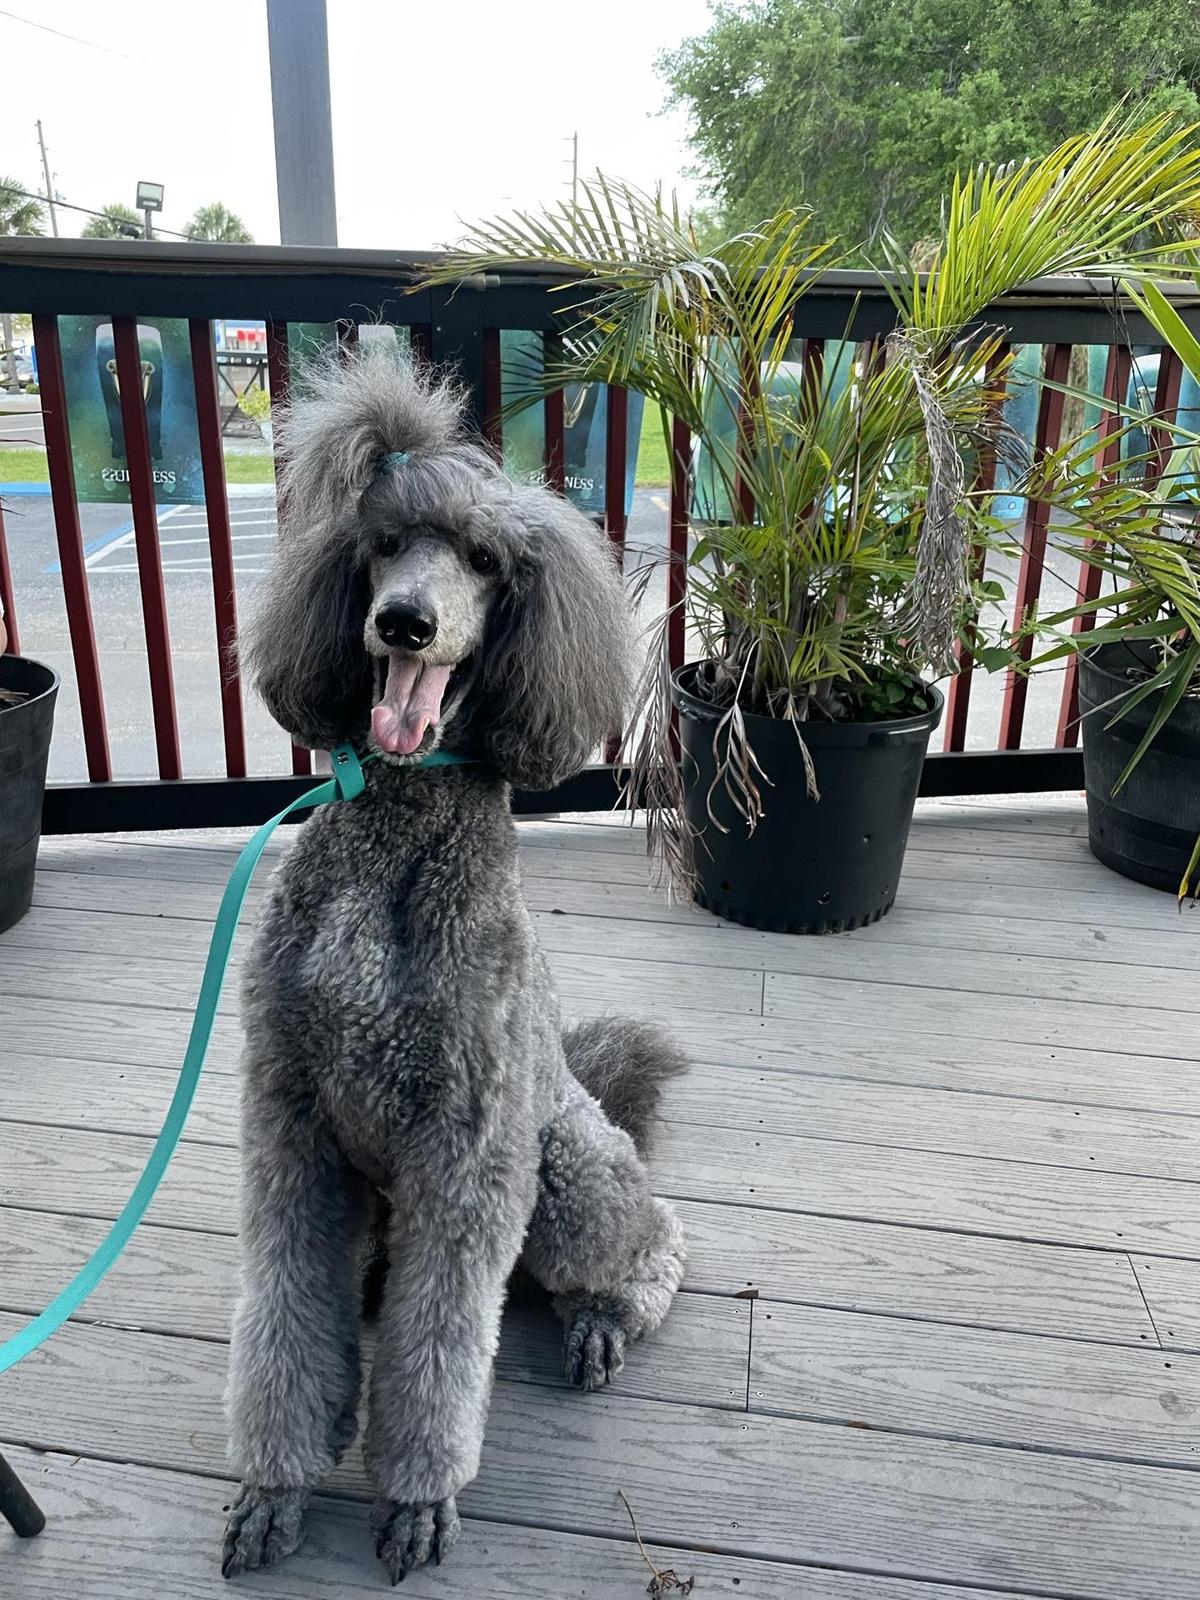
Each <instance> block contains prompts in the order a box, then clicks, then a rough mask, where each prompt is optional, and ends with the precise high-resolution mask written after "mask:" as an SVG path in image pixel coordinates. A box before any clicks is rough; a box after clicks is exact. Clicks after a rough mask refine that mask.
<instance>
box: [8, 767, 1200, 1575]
mask: <svg viewBox="0 0 1200 1600" xmlns="http://www.w3.org/2000/svg"><path fill="white" fill-rule="evenodd" d="M1083 832H1084V821H1083V811H1082V803H1081V802H1079V801H1077V800H1074V799H1065V798H1064V799H1059V800H1050V801H1047V802H1044V803H1042V802H1038V803H1033V804H1031V803H1029V802H993V803H991V804H988V803H984V802H979V803H974V804H964V805H959V806H957V807H955V806H951V805H948V804H942V805H929V806H926V807H923V808H922V809H921V811H920V815H919V818H918V821H917V824H916V826H915V828H914V835H913V839H912V845H911V848H910V852H909V859H908V865H907V868H906V871H905V876H904V882H903V887H902V891H901V896H900V901H899V904H898V905H897V908H896V910H895V911H894V913H893V914H892V916H891V917H889V918H887V919H885V921H884V922H883V923H881V924H880V925H879V926H877V927H875V928H872V929H867V930H864V931H861V932H858V933H854V934H852V935H849V936H847V937H841V938H828V939H820V940H818V939H804V938H787V937H777V936H771V935H764V934H756V933H753V932H748V931H746V930H744V929H739V928H734V927H731V926H727V925H723V924H720V923H718V922H716V921H715V920H714V919H712V918H710V917H707V916H704V915H701V914H699V913H696V912H693V911H690V910H687V909H680V908H675V909H671V908H668V907H666V906H665V905H664V904H663V903H662V902H661V901H659V900H656V899H655V898H653V897H652V896H651V895H649V894H648V893H647V892H646V890H645V888H644V887H643V885H644V881H645V867H644V862H643V861H642V859H641V858H640V856H639V854H638V852H639V849H640V841H639V839H638V838H637V837H636V836H631V835H630V834H629V833H628V832H627V831H624V830H622V829H621V828H619V827H617V826H615V825H613V824H612V823H611V822H598V823H592V824H586V825H583V824H573V823H570V822H565V821H564V822H559V823H536V824H526V825H523V835H524V840H525V847H526V848H525V861H526V869H527V885H526V886H527V893H528V899H529V902H530V905H531V907H532V908H533V911H534V914H535V919H536V921H537V923H538V927H539V931H540V934H541V936H542V939H543V941H544V943H545V945H546V947H547V949H548V951H549V952H550V955H551V959H552V961H553V964H554V966H555V968H556V970H557V973H558V976H559V979H560V983H561V987H562V991H563V994H564V997H565V1000H566V1003H567V1006H568V1008H569V1009H570V1010H571V1011H573V1012H574V1013H576V1014H587V1013H591V1012H595V1011H598V1010H612V1009H621V1010H626V1011H631V1012H636V1013H640V1014H644V1015H647V1016H654V1017H659V1018H662V1019H664V1020H666V1021H667V1022H669V1023H670V1024H671V1025H672V1026H673V1027H674V1028H675V1030H676V1031H677V1033H678V1034H679V1035H680V1037H681V1038H682V1039H683V1040H684V1042H685V1043H686V1045H687V1047H688V1049H689V1051H690V1052H691V1054H692V1056H693V1058H694V1060H695V1063H696V1064H695V1066H694V1068H693V1070H692V1071H691V1073H690V1075H689V1076H688V1077H687V1078H686V1079H684V1080H683V1081H681V1082H680V1083H678V1084H677V1085H676V1086H674V1087H673V1089H672V1092H671V1095H670V1102H669V1107H668V1120H667V1126H666V1127H665V1129H664V1131H663V1133H662V1136H661V1138H660V1140H659V1144H658V1149H657V1153H656V1156H655V1160H654V1174H655V1180H656V1185H657V1187H658V1189H659V1190H660V1192H661V1193H663V1194H665V1195H670V1196H672V1197H674V1198H675V1199H676V1200H677V1202H678V1205H679V1209H680V1211H681V1213H682V1215H683V1217H684V1220H685V1225H686V1228H687V1233H688V1237H689V1242H690V1264H689V1268H688V1275H687V1282H686V1287H685V1291H684V1292H683V1293H682V1294H681V1295H680V1296H679V1299H678V1302H677V1304H676V1307H675V1309H674V1310H673V1312H672V1315H671V1316H670V1317H669V1319H668V1321H667V1323H666V1325H665V1327H664V1328H663V1330H662V1331H661V1333H660V1335H659V1336H658V1337H657V1338H655V1339H654V1340H653V1341H650V1342H648V1343H647V1344H645V1345H644V1346H642V1347H640V1348H639V1349H637V1350H636V1351H635V1352H634V1353H633V1354H632V1356H631V1358H630V1360H629V1362H628V1365H627V1367H626V1370H625V1373H624V1374H623V1376H622V1378H621V1379H620V1381H619V1384H618V1386H617V1387H616V1388H615V1389H614V1390H612V1391H610V1392H609V1393H607V1394H604V1395H600V1396H588V1397H580V1396H577V1395H575V1394H573V1393H569V1392H567V1391H566V1390H564V1389H563V1387H562V1385H561V1381H560V1376H559V1353H558V1334H557V1328H556V1325H555V1323H554V1322H553V1319H552V1317H551V1315H550V1313H549V1311H548V1309H546V1308H545V1307H544V1306H542V1305H539V1304H523V1305H520V1306H514V1307H513V1308H511V1310H510V1312H509V1314H508V1317H507V1321H506V1327H505V1334H504V1340H503V1347H502V1351H501V1357H500V1363H499V1382H498V1384H497V1387H496V1395H495V1401H494V1404H493V1408H492V1414H491V1421H490V1425H489V1430H488V1439H487V1446H486V1449H485V1455H484V1466H483V1470H482V1473H481V1475H480V1477H479V1479H478V1481H477V1482H476V1483H475V1484H473V1485H472V1486H471V1488H470V1489H469V1490H468V1491H467V1493H466V1495H465V1496H464V1498H463V1502H462V1505H463V1510H464V1512H465V1514H466V1516H467V1519H468V1520H467V1525H466V1530H465V1537H464V1538H463V1540H462V1542H461V1544H460V1546H459V1548H458V1549H457V1550H456V1551H455V1553H454V1555H453V1558H452V1561H451V1562H449V1563H448V1564H447V1565H446V1566H445V1567H444V1568H443V1569H441V1570H440V1571H435V1572H422V1573H419V1574H416V1575H414V1576H412V1577H411V1578H410V1579H409V1581H408V1583H407V1584H406V1587H405V1590H404V1593H405V1596H406V1600H407V1597H409V1596H417V1597H419V1596H443V1597H449V1596H455V1597H463V1596H468V1595H469V1596H475V1595H478V1596H485V1597H488V1600H564V1597H585V1596H586V1597H589V1600H635V1597H636V1596H638V1595H639V1594H642V1593H644V1592H645V1588H646V1584H647V1581H648V1579H649V1577H650V1573H649V1571H648V1569H647V1567H646V1565H645V1563H644V1562H643V1560H642V1558H641V1557H640V1556H639V1554H638V1551H637V1548H636V1546H635V1545H634V1543H633V1542H632V1536H631V1528H630V1524H629V1520H628V1517H627V1515H626V1511H625V1508H624V1506H623V1505H622V1502H621V1499H620V1497H619V1495H618V1490H622V1491H624V1493H625V1495H626V1496H627V1497H628V1499H629V1502H630V1504H631V1505H632V1506H633V1508H634V1510H635V1511H636V1513H637V1516H638V1520H639V1522H640V1526H641V1529H642V1533H643V1535H644V1537H645V1539H646V1541H647V1544H648V1546H649V1547H650V1550H651V1554H652V1556H653V1559H654V1560H655V1562H656V1563H657V1564H658V1566H659V1567H672V1568H674V1569H675V1571H676V1572H677V1573H678V1574H679V1576H680V1577H681V1578H686V1577H688V1576H691V1575H693V1574H694V1576H695V1579H696V1584H695V1595H696V1597H697V1600H708V1597H710V1596H712V1597H716V1596H723V1597H729V1600H732V1597H737V1596H740V1597H746V1600H751V1597H753V1600H793V1597H799V1600H984V1596H985V1595H995V1594H1002V1595H1011V1596H1014V1597H1017V1596H1021V1597H1033V1596H1040V1597H1048V1596H1053V1597H1065V1596H1070V1597H1086V1600H1195V1597H1197V1596H1200V1473H1198V1472H1197V1468H1198V1467H1200V1187H1198V1184H1200V1083H1198V1081H1197V1067H1196V1062H1195V1059H1194V1058H1195V1055H1196V1020H1197V1015H1198V1014H1200V979H1198V977H1197V962H1198V958H1200V913H1196V914H1191V915H1187V916H1184V917H1179V916H1177V915H1176V913H1175V911H1174V909H1173V907H1172V904H1171V902H1170V899H1169V897H1167V896H1163V895H1160V894H1156V893H1154V892H1152V891H1150V890H1142V889H1139V888H1137V887H1135V886H1133V885H1130V884H1128V883H1125V882H1124V881H1123V880H1121V879H1120V878H1118V877H1116V876H1114V875H1112V874H1111V873H1109V872H1108V871H1106V870H1105V869H1104V868H1103V867H1101V866H1099V865H1098V864H1097V863H1096V862H1094V861H1093V860H1092V859H1091V857H1090V856H1089V855H1088V853H1087V850H1086V846H1085V844H1084V839H1083ZM282 848H286V846H283V847H282ZM231 859H232V841H231V840H230V839H228V838H226V837H224V836H214V835H211V834H209V835H204V834H198V835H190V836H186V837H179V836H169V837H167V836H160V837H158V838H154V839H151V840H142V841H137V840H131V839H124V840H114V839H98V840H89V839H71V840H48V841H46V842H45V844H44V847H43V857H42V868H43V870H42V871H41V873H40V878H39V887H38V894H37V902H36V906H35V908H34V910H33V912H32V913H31V914H30V916H29V917H28V918H27V919H26V920H25V921H24V922H23V923H21V925H20V926H19V927H18V928H16V929H14V930H13V931H12V932H11V933H9V934H8V935H7V936H5V937H4V938H3V939H2V940H0V1041H2V1047H0V1207H2V1208H3V1209H2V1210H0V1335H2V1334H6V1333H8V1332H10V1331H12V1330H13V1329H15V1328H16V1327H18V1326H19V1325H20V1323H21V1321H22V1320H23V1319H24V1317H25V1316H26V1315H27V1314H28V1313H30V1312H34V1311H36V1310H39V1309H40V1308H41V1307H42V1305H43V1304H44V1303H45V1302H46V1300H47V1299H48V1297H49V1296H50V1295H51V1294H52V1293H53V1292H54V1291H55V1290H56V1289H57V1288H58V1287H59V1285H60V1284H61V1283H62V1282H63V1281H64V1280H65V1278H66V1277H67V1276H68V1274H69V1272H70V1271H71V1269H72V1268H73V1267H74V1266H75V1265H76V1264H77V1263H78V1262H79V1261H80V1260H81V1259H82V1258H83V1256H84V1255H85V1253H86V1252H87V1250H88V1248H89V1246H91V1245H92V1243H93V1242H94V1241H95V1240H96V1239H97V1238H98V1236H99V1235H100V1233H101V1232H102V1230H103V1226H104V1220H103V1219H105V1218H111V1217H112V1216H113V1215H114V1214H115V1211H116V1209H117V1208H118V1207H119V1205H120V1204H121V1203H122V1201H123V1200H124V1199H125V1197H126V1195H127V1193H128V1191H129V1189H130V1187H131V1185H132V1182H133V1178H134V1176H135V1174H136V1173H137V1171H138V1170H139V1169H140V1167H141V1165H142V1162H143V1160H144V1158H145V1155H146V1151H147V1148H148V1143H149V1135H150V1134H151V1133H152V1131H154V1130H155V1129H156V1128H157V1125H158V1122H159V1120H160V1118H161V1115H162V1112H163V1109H164V1107H165V1104H166V1101H167V1098H168V1096H169V1092H170V1089H171V1086H172V1082H173V1079H174V1069H175V1068H176V1066H177V1064H178V1061H179V1058H180V1054H181V1048H182V1041H183V1039H184V1036H185V1032H186V1028H187V1023H188V1008H189V1006H190V1003H191V1001H192V999H193V997H194V993H195V989H196V985H197V980H198V971H199V964H200V959H201V955H202V951H203V949H204V946H205V942H206V938H207V933H208V924H209V920H210V918H211V915H212V912H213V910H214V907H215V905H216V901H217V898H218V895H219V891H220V886H221V884H222V881H223V879H224V877H225V874H226V872H227V870H228V867H229V864H230V861H231ZM233 988H234V989H236V985H234V986H233ZM236 1045H237V1020H236V1002H235V998H234V996H233V994H232V993H231V994H230V996H229V997H228V998H227V1000H226V1003H225V1011H224V1015H223V1016H222V1018H221V1019H220V1021H219V1024H218V1037H217V1040H216V1044H215V1047H214V1051H213V1056H212V1059H211V1061H210V1065H209V1069H208V1071H207V1073H206V1078H205V1081H204V1083H203V1085H202V1087H201V1090H200V1093H199V1098H198V1102H197V1105H196V1108H195V1112H194V1115H193V1117H192V1120H191V1122H190V1125H189V1129H188V1137H187V1140H186V1143H185V1144H184V1145H183V1146H182V1147H181V1150H180V1152H179V1155H178V1158H177V1159H176V1161H175V1163H174V1165H173V1167H172V1169H171V1171H170V1173H169V1175H168V1177H167V1180H166V1182H165V1184H164V1186H163V1189H162V1192H161V1195H160V1197H159V1199H158V1200H157V1201H156V1203H155V1205H154V1208H153V1210H152V1213H151V1223H150V1224H147V1225H146V1226H145V1227H144V1228H143V1229H142V1230H141V1231H140V1232H139V1234H138V1235H137V1236H136V1239H135V1241H134V1243H133V1244H132V1245H131V1247H130V1249H129V1251H128V1253H127V1255H126V1257H125V1258H124V1259H123V1261H122V1262H121V1263H120V1265H119V1266H118V1268H117V1269H116V1270H115V1271H114V1272H113V1273H112V1275H111V1276H110V1278H109V1279H108V1280H106V1282H105V1283H104V1285H103V1286H102V1287H101V1289H100V1290H99V1291H98V1292H97V1293H96V1294H95V1296H94V1297H93V1298H92V1300H91V1301H89V1302H88V1304H87V1305H86V1307H85V1308H84V1311H83V1313H82V1314H81V1315H80V1317H79V1318H78V1319H77V1320H76V1321H75V1322H74V1323H72V1324H71V1325H70V1326H69V1327H67V1328H66V1329H64V1330H63V1331H62V1332H61V1333H60V1334H59V1335H58V1336H57V1337H56V1338H55V1339H54V1340H53V1341H52V1342H51V1343H50V1344H49V1345H48V1346H46V1347H44V1348H43V1349H42V1350H41V1351H39V1352H38V1353H37V1354H36V1355H34V1356H33V1357H31V1358H30V1359H29V1360H27V1361H26V1362H24V1363H23V1364H22V1365H21V1366H20V1367H19V1368H17V1369H16V1370H15V1371H14V1372H12V1373H10V1374H8V1375H6V1376H5V1377H2V1378H0V1441H6V1442H5V1443H4V1444H3V1448H4V1450H5V1452H6V1453H7V1454H9V1455H10V1457H11V1458H12V1460H13V1461H14V1464H15V1465H16V1466H17V1467H18V1470H20V1471H21V1472H23V1473H24V1474H25V1475H26V1476H27V1478H28V1481H29V1483H30V1485H31V1487H32V1488H33V1489H34V1491H35V1493H36V1494H37V1495H38V1496H39V1498H40V1499H41V1500H42V1501H43V1503H44V1505H45V1508H46V1510H47V1512H48V1513H49V1517H50V1524H49V1527H48V1528H47V1531H46V1532H45V1533H44V1534H43V1535H42V1537H41V1538H39V1539H37V1540H34V1541H32V1542H29V1543H26V1544H20V1545H19V1544H18V1543H17V1542H16V1541H15V1540H14V1539H12V1538H11V1537H10V1536H9V1535H8V1533H7V1530H0V1594H2V1595H4V1596H5V1597H6V1600H33V1597H37V1600H61V1597H64V1596H86V1597H89V1600H90V1597H92V1596H96V1597H115V1596H120V1597H121V1600H161V1597H168V1600H201V1597H212V1596H217V1595H222V1596H225V1595H228V1594H229V1592H230V1591H229V1590H228V1589H226V1588H225V1587H224V1586H223V1585H222V1581H221V1578H220V1576H219V1572H218V1566H217V1553H218V1546H219V1538H220V1532H221V1527H222V1522H223V1516H222V1512H223V1508H224V1507H225V1506H226V1505H227V1504H228V1501H229V1496H230V1492H231V1485H230V1483H229V1482H228V1479H227V1474H226V1468H225V1465H224V1454H223V1451H224V1440H223V1423H222V1417H221V1394H222V1388H223V1384H224V1372H225V1364H226V1347H225V1340H226V1337H227V1327H228V1318H229V1310H230V1304H231V1299H232V1296H233V1293H234V1282H235V1272H236V1239H235V1237H234V1230H235V1216H236V1210H235V1190H236V1185H237V1159H236V1153H235V1149H234V1141H235V1121H234V1098H235V1067H236ZM365 1494H366V1483H365V1479H364V1476H363V1472H362V1467H361V1462H360V1460H359V1459H358V1457H357V1455H354V1456H353V1457H352V1459H350V1460H349V1461H348V1462H347V1463H346V1464H345V1466H344V1467H343V1468H342V1469H341V1470H340V1471H339V1473H338V1474H337V1475H336V1477H335V1478H334V1479H333V1481H332V1482H331V1483H330V1485H329V1492H328V1494H327V1495H326V1496H325V1497H323V1498H322V1499H321V1500H320V1501H319V1503H318V1504H317V1506H316V1508H315V1509H314V1511H313V1513H312V1515H311V1518H310V1522H309V1537H308V1542H307V1545H306V1547H305V1549H304V1551H303V1552H301V1554H300V1555H298V1556H296V1557H293V1558H292V1559H291V1560H289V1561H288V1562H287V1563H286V1564H284V1565H283V1566H281V1567H280V1568H279V1569H278V1570H277V1571H275V1572H273V1573H270V1574H266V1575H261V1576H259V1577H257V1578H255V1579H251V1580H248V1581H245V1582H244V1587H245V1589H246V1591H247V1592H248V1593H253V1594H256V1595H260V1596H262V1595H270V1596H278V1597H280V1600H282V1597H293V1596H295V1597H303V1600H332V1597H334V1596H342V1595H351V1594H354V1595H357V1594H360V1593H363V1594H366V1593H378V1592H380V1591H381V1590H383V1589H384V1588H385V1583H384V1578H383V1574H382V1571H381V1570H380V1569H379V1568H378V1567H377V1564H376V1563H375V1560H374V1556H373V1553H372V1550H371V1547H370V1541H369V1538H368V1534H367V1530H366V1513H365V1508H364V1505H363V1503H362V1502H363V1499H364V1497H365Z"/></svg>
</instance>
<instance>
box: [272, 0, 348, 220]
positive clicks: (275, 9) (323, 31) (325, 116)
mask: <svg viewBox="0 0 1200 1600" xmlns="http://www.w3.org/2000/svg"><path fill="white" fill-rule="evenodd" d="M267 48H268V51H269V53H270V57H271V114H272V118H273V120H274V124H275V186H276V189H277V191H278V194H279V238H280V241H281V243H283V244H336V243H337V207H336V205H335V203H334V192H333V113H332V111H331V110H330V104H329V30H328V26H327V24H326V20H325V0H267Z"/></svg>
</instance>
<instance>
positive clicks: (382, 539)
mask: <svg viewBox="0 0 1200 1600" xmlns="http://www.w3.org/2000/svg"><path fill="white" fill-rule="evenodd" d="M399 548H400V535H399V534H396V533H379V534H376V536H375V554H376V555H377V556H394V555H395V554H396V552H397V551H398V550H399Z"/></svg>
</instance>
